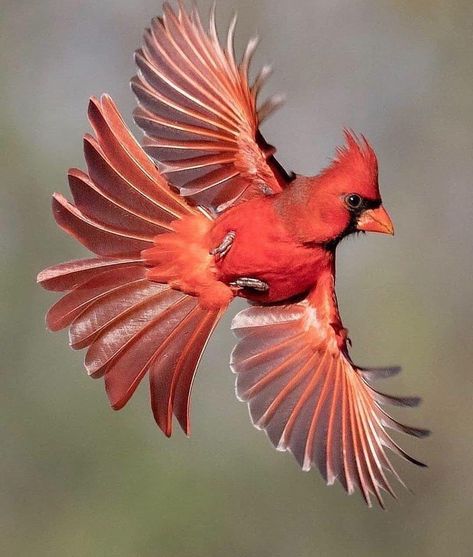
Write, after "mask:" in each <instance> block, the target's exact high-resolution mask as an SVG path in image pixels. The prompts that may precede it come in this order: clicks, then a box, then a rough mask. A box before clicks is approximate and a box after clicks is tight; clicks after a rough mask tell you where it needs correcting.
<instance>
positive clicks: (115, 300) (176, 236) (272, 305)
mask: <svg viewBox="0 0 473 557" xmlns="http://www.w3.org/2000/svg"><path fill="white" fill-rule="evenodd" d="M234 28H235V21H233V22H232V24H231V26H230V30H229V34H228V38H227V43H226V47H225V48H222V47H221V45H220V43H219V41H218V38H217V32H216V29H215V18H214V14H213V13H212V16H211V24H210V30H209V32H205V31H204V29H203V27H202V24H201V22H200V18H199V16H198V13H197V11H196V10H195V9H192V10H191V11H189V12H188V11H186V9H184V8H183V7H182V5H180V7H179V9H178V10H177V12H174V11H173V10H172V9H171V8H170V7H169V5H167V4H165V5H164V15H163V18H157V19H155V20H153V22H152V24H151V27H150V29H147V30H146V32H145V36H144V45H143V48H142V49H141V50H139V51H138V52H137V53H136V62H137V65H138V68H139V71H138V75H137V76H136V77H135V78H133V80H132V88H133V91H134V92H135V94H136V96H137V99H138V108H137V109H136V112H135V120H136V122H137V124H138V125H139V126H140V127H141V128H142V129H143V130H144V132H145V137H144V140H143V147H141V146H140V145H139V144H138V143H137V142H136V140H135V139H134V138H133V136H132V135H131V133H130V132H129V130H128V129H127V127H126V125H125V124H124V122H123V120H122V118H121V117H120V115H119V113H118V110H117V109H116V107H115V105H114V103H113V101H112V100H111V99H110V97H108V96H105V95H104V96H102V98H101V99H100V100H97V99H91V101H90V106H89V120H90V122H91V125H92V128H93V130H94V133H95V136H91V135H88V134H87V135H86V136H85V137H84V153H85V159H86V163H87V173H85V172H82V171H80V170H77V169H71V170H70V171H69V185H70V189H71V193H72V197H73V202H72V203H71V202H68V201H67V200H66V199H65V198H64V197H63V196H62V195H60V194H55V195H54V196H53V214H54V217H55V219H56V221H57V223H58V224H59V226H61V227H62V228H63V229H64V230H65V231H66V232H67V233H68V234H70V235H71V236H73V237H75V238H76V239H77V240H78V241H79V242H81V243H82V244H83V245H84V246H85V247H87V248H88V249H89V250H91V251H92V252H93V253H94V254H95V257H93V258H91V259H86V260H79V261H72V262H69V263H63V264H60V265H56V266H54V267H51V268H49V269H46V270H45V271H43V272H41V273H40V274H39V276H38V281H39V282H40V283H41V284H42V285H43V286H44V287H45V288H47V289H49V290H56V291H63V292H67V293H66V294H65V295H64V296H63V297H62V298H61V299H60V300H59V301H58V302H57V303H56V304H55V305H54V306H53V307H52V308H51V309H50V310H49V312H48V315H47V325H48V327H49V328H50V329H51V330H53V331H56V330H59V329H62V328H66V327H68V328H69V338H70V344H71V347H72V348H74V349H81V348H87V353H86V357H85V367H86V369H87V371H88V373H89V374H90V375H91V376H93V377H103V378H104V381H105V388H106V392H107V395H108V397H109V399H110V403H111V405H112V407H113V408H115V409H120V408H122V407H123V406H124V405H125V404H126V403H127V401H128V400H129V398H130V397H131V396H132V394H133V392H134V390H135V389H136V387H137V386H138V384H139V383H140V381H141V380H142V379H143V377H144V376H145V375H146V374H148V376H149V381H150V393H151V406H152V409H153V414H154V417H155V419H156V422H157V424H158V425H159V427H160V428H161V429H162V430H163V432H164V433H165V434H166V435H171V432H172V417H173V415H174V416H176V418H177V420H178V422H179V423H180V425H181V426H182V428H183V429H184V431H185V432H186V433H189V429H190V425H189V404H190V392H191V387H192V382H193V379H194V374H195V370H196V368H197V365H198V362H199V359H200V357H201V354H202V352H203V350H204V348H205V345H206V343H207V340H208V338H209V336H210V334H211V333H212V331H213V329H214V327H215V325H216V324H217V322H218V320H219V317H220V316H221V315H222V313H223V312H224V311H225V309H226V308H227V306H228V304H229V303H230V302H231V300H232V299H233V298H234V297H235V296H240V297H244V298H247V299H248V300H250V301H251V303H252V307H250V308H249V309H246V310H244V311H242V312H240V313H239V314H238V315H237V316H236V317H235V319H234V321H233V324H232V328H233V329H234V331H235V332H236V334H237V337H238V338H239V342H238V344H237V346H236V348H235V350H234V351H233V353H232V357H231V367H232V369H233V371H234V372H235V373H236V375H237V394H238V397H239V398H240V399H241V400H244V401H246V402H248V405H249V409H250V415H251V418H252V421H253V423H254V424H255V426H256V427H258V428H260V429H264V430H265V431H266V432H267V434H268V437H269V439H270V440H271V442H272V443H273V444H274V445H275V446H276V447H277V448H278V449H279V450H288V451H290V452H292V453H293V454H294V456H295V458H296V459H297V461H298V462H299V464H300V465H301V467H302V468H303V469H304V470H308V469H310V468H311V466H313V465H316V466H317V467H318V468H319V470H320V471H321V473H322V475H323V476H324V478H325V479H326V481H327V483H329V484H332V483H334V482H335V480H336V479H338V480H339V481H340V482H341V483H342V485H343V486H344V488H345V489H346V490H347V491H348V492H349V493H351V492H352V491H353V490H354V489H355V488H357V487H358V488H359V489H360V490H361V492H362V494H363V496H364V497H365V499H366V501H367V502H368V504H370V496H371V495H374V496H375V497H376V498H377V500H378V501H379V503H380V504H381V505H383V501H382V491H387V492H389V493H391V494H393V495H394V492H393V490H392V488H391V486H390V484H389V482H388V479H387V476H386V473H385V472H386V470H387V471H389V472H391V473H393V474H394V475H395V477H397V478H398V479H399V477H398V476H397V474H396V472H395V471H394V468H393V467H392V465H391V463H390V461H389V459H388V456H387V451H386V449H390V450H391V451H393V452H394V453H396V454H398V455H401V456H403V457H404V458H406V459H408V460H410V461H412V462H415V463H416V464H420V463H419V462H418V461H416V460H415V459H413V458H412V457H410V456H408V455H407V454H406V453H405V452H404V451H403V450H402V449H401V448H400V447H399V446H398V445H397V444H396V443H395V442H394V441H393V440H392V438H391V437H390V436H389V434H388V433H387V428H391V429H394V430H397V431H401V432H404V433H409V434H411V435H416V436H423V435H425V434H426V433H427V432H426V431H425V430H420V429H417V428H412V427H408V426H404V425H401V424H400V423H398V422H397V421H395V420H394V419H393V418H391V417H390V416H388V415H387V414H386V412H385V411H384V410H383V408H382V406H383V405H385V404H395V405H401V406H413V405H415V404H417V402H418V399H417V398H415V397H410V398H401V397H393V396H389V395H385V394H382V393H380V392H378V391H376V390H375V389H374V387H373V386H372V384H371V383H372V381H373V380H374V379H376V378H377V377H380V376H389V375H391V374H393V373H395V372H396V371H397V369H395V368H386V369H376V370H375V369H363V368H360V367H359V366H356V365H355V364H354V363H353V362H352V361H351V358H350V356H349V353H348V346H347V341H348V339H347V331H346V329H345V328H344V327H343V324H342V322H341V319H340V316H339V312H338V307H337V301H336V295H335V248H336V246H337V244H338V243H339V242H340V240H341V239H342V238H343V237H345V236H346V235H348V234H350V233H352V232H355V231H357V230H362V231H375V232H384V233H392V224H391V221H390V219H389V216H388V215H387V213H386V211H385V210H384V208H383V206H382V205H381V198H380V193H379V187H378V166H377V160H376V155H375V153H374V151H373V149H372V147H371V146H370V145H369V144H368V142H367V141H366V140H365V139H364V137H361V139H359V138H357V137H356V136H355V134H353V133H352V132H349V131H345V139H346V144H345V146H343V147H340V148H339V149H338V150H337V154H336V157H335V159H334V160H333V162H332V163H331V165H330V166H329V167H328V168H326V169H325V170H323V171H322V172H320V173H319V174H318V175H317V176H314V177H303V176H299V175H291V176H290V175H288V174H287V173H286V172H285V171H284V170H283V169H282V167H281V166H280V165H279V163H278V162H277V161H276V159H275V158H274V152H275V149H274V148H273V147H272V146H270V145H269V144H268V143H266V141H265V140H264V138H263V137H262V135H261V133H260V131H259V126H260V123H261V121H262V120H263V119H264V118H265V117H266V116H267V115H268V114H269V113H270V112H271V111H272V110H274V109H275V108H276V107H277V106H278V105H279V103H280V100H279V98H272V99H270V100H269V101H267V102H266V103H264V104H263V105H262V106H261V107H260V108H258V107H257V97H258V93H259V91H260V89H261V87H262V85H263V83H264V81H265V79H266V78H267V76H268V75H269V72H268V69H267V68H264V69H263V70H262V71H261V72H260V74H259V75H258V76H257V77H256V80H255V82H254V83H253V84H252V85H250V83H249V81H248V68H249V64H250V61H251V57H252V54H253V51H254V48H255V46H256V41H250V43H249V45H248V47H247V49H246V51H245V53H244V55H243V59H242V61H241V62H240V63H239V64H238V63H237V62H236V60H235V56H234V53H233V32H234Z"/></svg>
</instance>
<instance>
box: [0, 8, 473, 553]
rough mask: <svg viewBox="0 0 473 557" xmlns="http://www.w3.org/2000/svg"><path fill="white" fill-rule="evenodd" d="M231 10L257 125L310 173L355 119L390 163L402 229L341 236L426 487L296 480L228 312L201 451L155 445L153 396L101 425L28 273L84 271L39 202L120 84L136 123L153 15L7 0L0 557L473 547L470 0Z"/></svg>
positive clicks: (342, 268)
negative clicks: (96, 108)
mask: <svg viewBox="0 0 473 557" xmlns="http://www.w3.org/2000/svg"><path fill="white" fill-rule="evenodd" d="M218 4H219V6H218V7H219V12H218V16H219V17H218V19H219V22H220V24H221V25H222V24H226V23H227V22H228V20H229V18H230V16H231V13H232V11H233V10H234V9H236V10H237V11H238V12H239V25H238V33H237V35H238V39H237V45H238V46H239V48H241V47H242V45H243V42H244V41H245V40H247V39H248V38H249V37H250V36H251V35H252V34H254V33H255V32H256V31H257V32H258V33H259V34H260V36H261V37H262V43H261V45H260V48H259V50H258V55H257V65H258V64H261V63H262V62H264V61H270V62H274V63H275V70H276V71H275V75H274V77H273V78H272V80H271V84H270V86H269V89H268V91H269V92H270V91H274V92H279V91H282V92H285V93H286V94H287V99H288V100H287V104H286V106H285V107H284V108H283V109H282V110H280V111H279V112H278V113H277V114H276V115H275V116H273V117H272V119H271V120H270V121H269V122H268V123H267V124H266V125H265V127H264V129H263V131H264V133H265V135H266V137H267V139H268V140H269V141H270V142H272V143H274V144H275V145H277V146H278V147H279V159H280V161H281V162H282V163H283V164H284V165H285V166H286V168H288V169H295V170H297V171H298V172H300V173H316V172H317V171H318V170H319V169H320V168H321V167H322V166H323V165H324V164H326V163H327V161H328V159H329V157H330V156H331V155H332V154H333V152H334V148H335V146H336V145H337V144H339V143H340V142H341V141H342V133H341V130H342V127H343V126H350V127H352V128H354V129H355V130H357V131H360V132H363V133H365V134H366V135H367V137H368V138H369V139H370V140H371V142H372V143H373V145H374V146H375V148H376V150H377V153H378V156H379V161H380V171H381V188H382V193H383V197H384V200H385V205H386V207H387V208H388V210H389V211H390V213H391V214H392V217H393V220H394V222H395V225H396V236H395V237H394V238H388V237H382V236H377V235H367V236H364V237H359V238H356V239H348V240H346V241H345V242H344V243H343V245H342V246H341V248H340V250H339V257H338V292H339V297H340V305H341V311H342V315H343V318H344V321H345V323H346V325H347V327H349V328H350V331H351V336H352V339H353V341H354V349H353V357H354V359H355V360H356V361H358V362H360V363H363V364H366V365H370V364H371V365H373V364H393V363H394V364H401V365H402V366H403V368H404V372H403V374H402V375H401V376H399V377H396V378H395V379H393V380H391V381H389V382H387V383H385V384H383V385H380V387H381V388H384V389H386V390H388V391H390V392H393V393H405V394H408V393H409V394H413V393H415V394H419V395H421V396H422V397H423V398H424V404H423V406H421V407H420V408H419V409H417V410H405V411H403V412H402V414H401V415H402V416H403V418H404V419H405V421H407V422H408V423H409V422H410V423H413V424H417V425H422V426H426V427H429V428H431V429H432V430H433V436H432V437H430V438H429V439H427V440H424V441H422V440H415V439H413V440H411V439H402V440H401V441H402V443H403V445H404V446H405V447H406V448H407V449H408V450H410V451H411V452H413V453H414V454H415V455H416V456H417V457H419V458H420V459H421V460H425V461H426V462H428V464H429V466H430V468H429V469H428V470H420V469H416V468H415V467H413V466H410V465H408V464H404V463H399V466H398V468H399V470H400V472H401V474H402V475H403V477H404V479H405V480H406V481H407V483H408V484H409V485H410V486H411V487H412V489H413V491H414V492H415V495H414V496H413V495H411V494H409V493H408V492H406V491H403V490H402V488H401V487H400V488H399V490H398V491H399V501H398V502H395V501H389V502H388V506H389V510H388V512H385V513H383V512H381V511H379V510H368V509H367V508H365V506H364V504H363V503H362V500H361V498H360V497H359V496H358V495H356V496H352V497H347V496H346V495H345V494H344V492H343V491H342V489H341V488H340V486H338V485H337V486H335V487H333V488H327V487H325V486H324V484H323V482H322V480H321V479H320V478H319V476H318V474H317V473H316V472H312V473H310V474H304V473H301V472H300V470H299V469H298V467H297V465H296V464H295V462H294V461H293V459H292V457H291V456H290V455H284V454H278V453H276V452H275V451H274V450H273V449H272V448H271V447H270V444H269V442H268V441H267V440H266V439H265V436H264V435H263V434H262V433H260V432H257V431H256V430H254V429H253V428H252V427H251V425H250V423H249V419H248V415H247V409H246V407H245V406H244V405H243V404H241V403H238V402H237V401H236V400H235V398H234V392H233V383H234V378H233V376H232V374H231V373H230V371H229V367H228V355H229V352H230V350H231V348H232V346H233V343H234V339H233V338H232V335H231V333H230V331H229V327H228V325H229V321H230V319H229V318H228V319H226V320H225V321H224V322H223V323H222V324H221V326H220V327H219V329H218V331H217V334H216V335H215V337H214V338H213V339H212V341H211V343H210V345H209V348H208V351H207V353H206V356H205V358H204V360H203V362H202V364H201V367H200V371H199V374H198V378H197V381H196V384H195V389H194V397H193V436H192V438H191V439H190V440H187V439H186V438H185V437H184V435H182V433H181V432H180V431H178V429H177V428H176V433H175V435H174V437H173V438H171V439H170V440H166V439H165V438H164V437H163V436H162V435H161V433H160V432H159V430H158V429H157V428H156V427H155V425H154V422H153V420H152V417H151V412H150V409H149V404H148V400H147V396H148V395H147V389H146V385H145V384H144V385H143V388H141V389H140V392H139V393H138V394H137V396H135V397H134V399H133V400H132V401H131V402H130V404H129V405H128V406H127V407H126V409H124V410H123V411H122V412H120V413H114V412H112V411H111V410H110V409H109V407H108V404H107V401H106V397H105V395H104V392H103V387H102V385H101V383H100V382H94V381H92V380H90V379H88V378H87V377H86V374H85V373H84V371H83V369H82V362H81V360H82V354H78V353H73V352H72V351H70V350H69V349H68V347H67V336H66V334H65V333H62V334H58V335H51V334H48V333H47V332H46V330H45V327H44V322H43V315H44V313H45V311H46V309H47V308H48V306H49V305H50V304H51V303H52V302H53V300H54V299H55V296H54V295H53V294H51V293H47V292H44V291H42V290H40V289H39V288H37V287H36V285H35V276H36V273H37V272H38V271H39V270H40V269H42V268H43V267H45V266H48V265H51V264H53V263H56V262H60V261H63V260H66V259H69V258H77V257H79V256H82V255H83V250H82V249H81V248H80V246H78V245H77V244H76V243H74V242H73V241H72V240H71V239H69V238H68V237H67V236H66V235H65V234H63V233H61V232H60V231H59V230H58V229H57V228H56V226H55V224H54V223H53V219H52V217H51V214H50V208H49V203H50V201H49V199H50V195H51V193H52V192H53V191H55V190H56V191H61V192H63V193H65V192H66V181H65V171H66V169H67V168H68V167H69V166H82V167H83V166H84V165H83V159H82V145H81V143H82V141H81V138H82V134H83V133H84V132H85V131H87V130H88V124H87V120H86V107H87V100H88V97H89V96H90V95H92V94H100V93H101V92H104V91H106V92H109V93H110V94H111V95H112V96H113V98H114V99H115V100H116V101H117V103H118V106H119V108H120V109H121V111H122V112H123V114H124V116H125V118H126V120H127V122H128V123H129V124H132V121H131V111H132V108H133V106H134V99H133V98H132V94H131V91H130V90H129V87H128V80H129V78H130V77H131V76H132V75H133V73H134V65H133V60H132V53H133V51H134V50H135V49H136V48H137V47H138V46H139V45H140V41H141V33H142V29H143V28H144V27H145V26H146V25H147V24H148V22H149V20H150V18H151V17H152V16H153V15H156V14H158V13H160V10H161V4H160V2H159V1H158V0H134V1H132V2H131V1H129V0H103V1H100V2H98V1H91V0H84V1H80V2H79V1H77V0H42V1H41V2H33V1H23V0H6V1H5V0H3V1H2V2H1V10H0V18H1V27H0V57H1V65H2V67H1V83H0V90H1V98H2V102H1V106H0V120H1V125H0V129H1V130H2V134H1V148H0V161H1V162H0V171H1V174H2V177H1V186H0V235H1V241H0V257H1V267H0V273H1V276H0V320H1V321H0V323H1V325H0V327H1V331H0V334H1V349H2V358H1V362H0V367H1V369H0V372H1V382H2V384H1V388H0V404H1V405H0V408H1V414H2V418H1V425H0V431H1V438H0V441H1V450H2V458H1V461H0V478H1V482H0V497H1V500H0V553H1V554H2V555H13V556H16V555H19V556H26V555H36V556H80V557H88V556H101V555H104V556H113V557H122V556H123V557H129V556H138V557H141V556H143V557H145V556H153V557H154V556H159V557H214V556H225V557H233V556H234V557H253V556H254V557H286V556H296V557H309V556H314V555H320V556H345V555H350V556H352V555H356V556H371V555H373V556H375V555H383V556H384V555H385V556H391V555H392V556H394V555H396V556H399V555H403V556H404V555H407V556H411V555H413V556H424V555H425V556H445V555H448V556H452V557H453V556H469V555H472V554H473V549H472V542H473V531H472V530H473V529H472V526H471V521H472V518H471V514H472V510H473V509H472V507H473V504H472V501H473V482H472V459H473V447H472V433H473V423H472V392H473V391H472V379H471V377H472V366H471V361H472V357H473V350H472V342H471V332H472V311H471V309H472V308H471V306H472V287H471V285H472V274H473V273H472V271H473V268H472V248H471V239H472V233H473V226H472V220H473V219H472V214H473V205H472V181H473V165H472V148H473V93H472V88H473V63H472V47H473V33H472V29H473V8H472V7H471V2H469V1H466V0H465V1H462V0H452V1H449V2H446V1H445V0H416V1H408V0H404V1H394V0H381V1H380V0H355V1H348V0H294V1H292V2H290V3H289V2H283V1H280V0H278V1H270V0H258V1H256V2H254V1H250V0H220V1H219V2H218ZM200 5H201V7H202V8H203V12H205V13H206V12H207V9H208V7H209V3H208V2H201V3H200ZM133 130H134V131H135V132H137V130H136V127H135V126H133ZM235 309H237V308H235ZM144 383H146V382H144ZM398 415H399V414H398ZM394 459H395V457H394Z"/></svg>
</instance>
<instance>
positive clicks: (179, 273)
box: [38, 96, 232, 436]
mask: <svg viewBox="0 0 473 557" xmlns="http://www.w3.org/2000/svg"><path fill="white" fill-rule="evenodd" d="M89 120H90V123H91V125H92V127H93V129H94V132H95V137H93V136H91V135H88V134H87V135H85V137H84V152H85V159H86V162H87V167H88V173H87V174H86V173H84V172H82V171H80V170H77V169H71V170H70V171H69V185H70V189H71V192H72V197H73V203H70V202H69V201H67V200H66V199H65V198H64V197H63V196H61V195H60V194H55V195H54V196H53V213H54V217H55V219H56V221H57V223H58V224H59V226H60V227H61V228H63V229H64V230H65V231H66V232H67V233H68V234H70V235H71V236H73V237H75V238H76V239H77V240H78V241H79V242H81V243H82V244H83V245H84V246H85V247H86V248H88V249H90V250H91V251H92V252H94V254H95V255H96V257H94V258H91V259H83V260H78V261H72V262H68V263H63V264H60V265H56V266H54V267H50V268H48V269H45V270H44V271H42V272H41V273H39V275H38V282H39V283H41V285H42V286H43V287H44V288H46V289H48V290H55V291H63V292H67V293H66V294H65V295H64V296H63V297H62V298H61V299H60V300H59V301H58V302H57V303H56V304H55V305H54V306H52V308H51V309H50V310H49V312H48V315H47V325H48V327H49V329H51V330H52V331H56V330H59V329H63V328H65V327H69V338H70V345H71V347H72V348H74V349H80V348H86V347H87V354H86V356H85V367H86V368H87V371H88V373H89V375H91V376H92V377H104V380H105V387H106V391H107V395H108V397H109V399H110V403H111V405H112V407H113V408H114V409H120V408H122V407H123V406H124V405H125V404H126V403H127V402H128V400H129V399H130V397H131V396H132V394H133V392H134V391H135V389H136V387H137V386H138V384H139V383H140V381H141V379H142V378H143V377H144V376H145V375H146V373H148V374H149V380H150V390H151V405H152V409H153V414H154V417H155V419H156V422H157V423H158V425H159V427H160V428H161V429H162V430H163V432H164V433H165V434H166V435H168V436H169V435H171V432H172V416H173V414H174V415H175V416H176V418H177V419H178V421H179V423H180V425H181V426H182V428H183V429H184V431H185V432H186V433H189V400H190V391H191V387H192V382H193V378H194V374H195V370H196V368H197V365H198V362H199V360H200V357H201V355H202V352H203V350H204V348H205V345H206V343H207V341H208V338H209V337H210V335H211V333H212V331H213V329H214V327H215V326H216V324H217V322H218V320H219V318H220V316H221V315H222V313H223V311H224V310H225V308H226V306H227V305H228V302H229V301H230V300H231V298H232V293H231V291H230V289H229V288H228V287H226V286H225V285H224V284H222V283H219V282H218V281H216V280H215V279H214V278H213V267H212V265H213V258H212V257H211V256H210V255H209V249H208V246H207V245H206V232H207V231H208V229H209V228H210V226H211V223H212V221H211V219H210V218H209V217H208V216H206V215H204V214H203V213H201V212H200V211H199V210H197V209H195V208H193V207H190V206H189V205H187V203H186V202H185V201H184V200H183V199H182V198H180V197H179V196H178V195H177V194H175V193H174V192H173V191H172V190H171V189H170V188H169V186H168V184H167V182H166V181H165V180H164V178H163V177H162V176H161V174H160V173H159V171H158V170H157V169H156V167H155V165H154V164H153V162H152V161H151V160H150V159H149V158H148V156H147V155H146V154H145V153H144V151H143V150H142V148H141V147H140V145H139V144H138V143H137V142H136V140H135V139H134V137H133V136H132V135H131V133H130V131H129V130H128V128H127V127H126V125H125V123H124V122H123V120H122V118H121V116H120V114H119V112H118V110H117V108H116V106H115V105H114V103H113V101H112V100H111V99H110V97H108V96H102V97H101V99H100V100H98V99H91V101H90V105H89Z"/></svg>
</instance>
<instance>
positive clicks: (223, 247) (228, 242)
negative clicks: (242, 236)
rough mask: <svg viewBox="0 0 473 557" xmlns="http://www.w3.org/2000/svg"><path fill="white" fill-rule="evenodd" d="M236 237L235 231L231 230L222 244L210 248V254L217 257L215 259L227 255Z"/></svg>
mask: <svg viewBox="0 0 473 557" xmlns="http://www.w3.org/2000/svg"><path fill="white" fill-rule="evenodd" d="M234 239H235V232H234V231H233V230H231V231H230V232H228V233H227V234H226V235H225V238H224V239H223V240H222V242H221V243H220V245H218V246H217V247H216V248H213V249H211V250H210V252H209V253H210V255H213V256H214V257H215V261H219V260H220V259H222V258H223V257H225V255H227V253H228V252H229V251H230V248H231V247H232V244H233V240H234Z"/></svg>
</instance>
